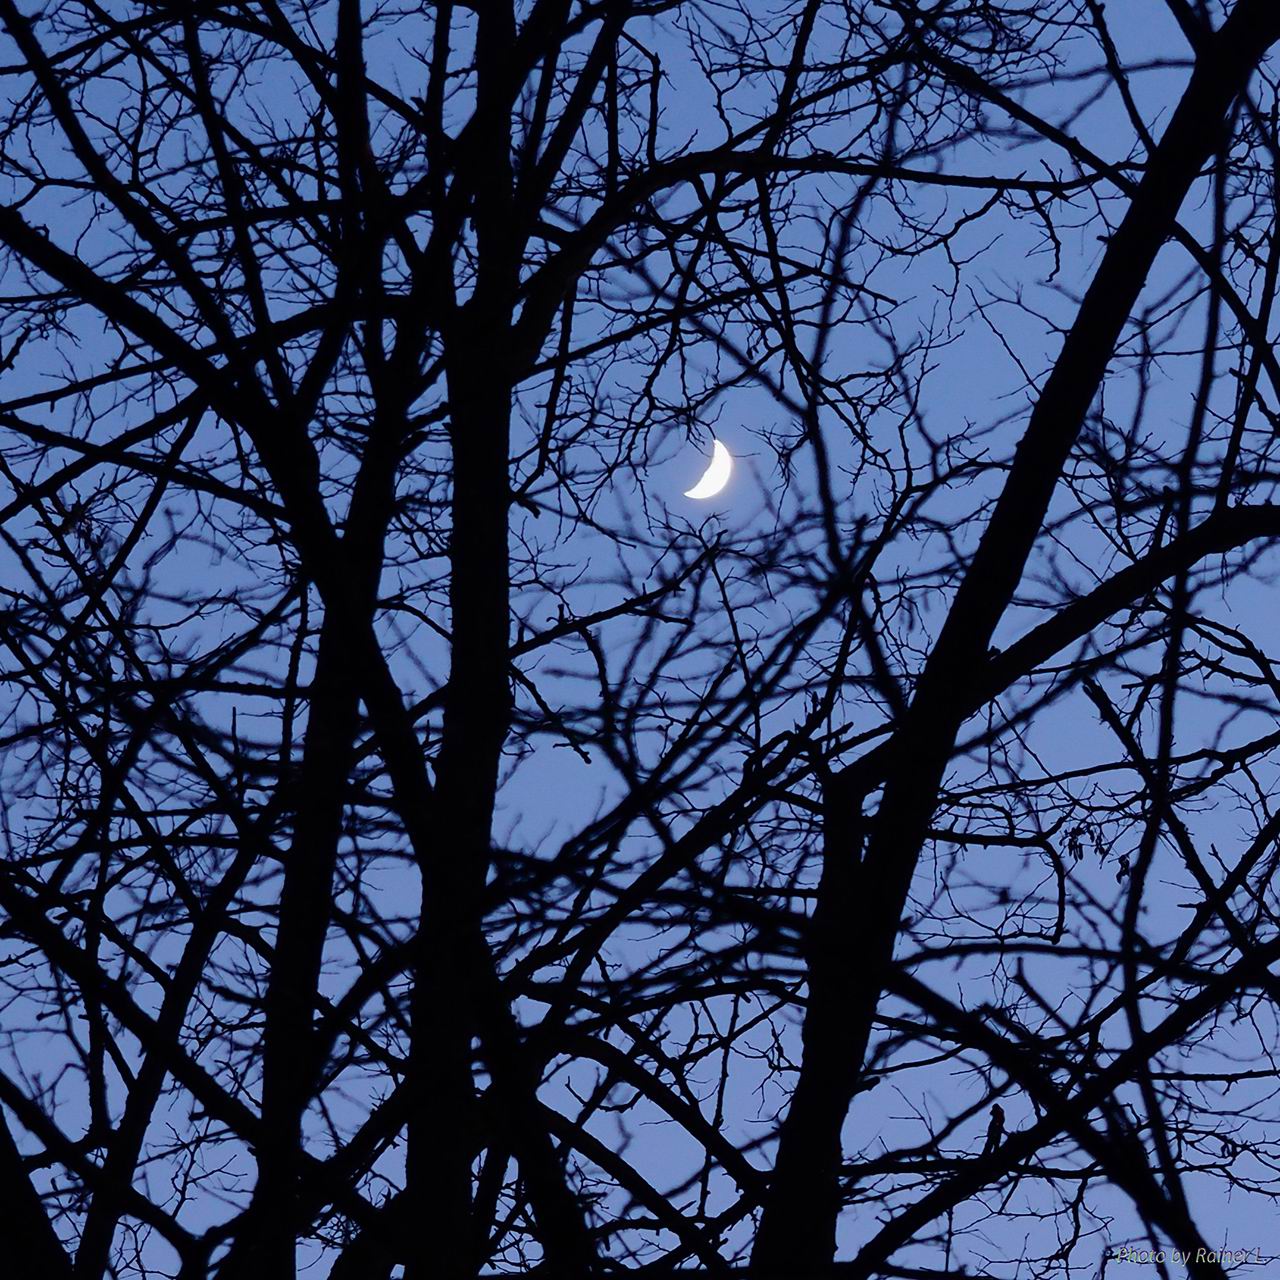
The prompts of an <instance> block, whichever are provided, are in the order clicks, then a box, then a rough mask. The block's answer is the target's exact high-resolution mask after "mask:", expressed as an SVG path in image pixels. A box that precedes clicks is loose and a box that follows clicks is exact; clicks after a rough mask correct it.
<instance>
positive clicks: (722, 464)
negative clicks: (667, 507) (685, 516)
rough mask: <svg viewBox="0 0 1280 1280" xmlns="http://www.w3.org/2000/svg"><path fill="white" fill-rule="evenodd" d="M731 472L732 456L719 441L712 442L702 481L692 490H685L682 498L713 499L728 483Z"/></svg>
mask: <svg viewBox="0 0 1280 1280" xmlns="http://www.w3.org/2000/svg"><path fill="white" fill-rule="evenodd" d="M732 471H733V455H732V454H730V452H729V450H728V449H726V448H725V447H724V445H722V444H721V443H720V441H719V440H712V442H711V461H710V463H708V465H707V469H706V470H705V471H704V472H703V473H702V479H701V480H699V481H698V483H697V484H695V485H694V486H693V488H692V489H686V490H685V491H684V496H685V497H686V498H714V497H715V496H716V494H717V493H719V492H720V490H721V489H723V488H724V487H725V485H727V484H728V483H729V475H730V473H731V472H732Z"/></svg>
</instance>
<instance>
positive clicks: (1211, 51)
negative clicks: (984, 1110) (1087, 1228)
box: [752, 0, 1280, 1275]
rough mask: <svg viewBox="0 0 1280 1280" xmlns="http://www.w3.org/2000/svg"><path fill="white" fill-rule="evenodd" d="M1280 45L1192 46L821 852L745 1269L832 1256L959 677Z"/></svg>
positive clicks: (1266, 11) (817, 1263) (807, 1264)
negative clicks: (914, 659) (1214, 158)
mask: <svg viewBox="0 0 1280 1280" xmlns="http://www.w3.org/2000/svg"><path fill="white" fill-rule="evenodd" d="M1277 39H1280V9H1277V7H1276V6H1275V5H1274V4H1273V3H1272V0H1244V2H1242V3H1240V4H1237V5H1236V7H1235V9H1234V11H1233V12H1232V14H1231V17H1230V18H1229V19H1228V21H1227V22H1226V23H1225V24H1224V26H1223V28H1222V29H1221V31H1219V33H1218V34H1217V35H1216V36H1215V37H1214V38H1213V40H1212V41H1210V42H1209V43H1208V44H1207V45H1206V46H1205V47H1204V49H1203V50H1202V52H1201V54H1200V56H1199V58H1198V60H1197V64H1196V68H1195V71H1194V72H1193V74H1192V77H1191V81H1190V83H1189V84H1188V87H1187V90H1186V92H1185V94H1184V95H1183V98H1182V101H1181V102H1180V103H1179V106H1178V109H1177V111H1176V112H1175V113H1174V115H1173V118H1172V119H1171V121H1170V123H1169V127H1168V129H1167V130H1166V132H1165V134H1164V136H1163V138H1162V139H1161V141H1160V144H1159V146H1158V147H1157V149H1156V151H1155V152H1154V153H1153V155H1152V156H1151V159H1150V163H1149V165H1148V168H1147V170H1146V173H1145V175H1144V177H1143V179H1142V182H1141V183H1140V184H1139V186H1138V189H1137V191H1136V192H1135V194H1134V197H1133V201H1132V203H1131V205H1130V207H1129V210H1128V213H1127V214H1126V216H1125V218H1124V220H1123V222H1122V223H1121V225H1120V227H1119V229H1118V230H1117V231H1116V234H1115V236H1114V237H1113V238H1112V240H1111V243H1110V245H1109V246H1108V248H1107V251H1106V254H1105V255H1104V257H1103V260H1102V263H1101V265H1100V267H1099V269H1098V272H1097V275H1096V276H1095V278H1094V280H1093V282H1092V284H1091V285H1090V288H1089V290H1088V292H1087V293H1086V295H1085V298H1084V300H1083V302H1082V304H1081V307H1080V311H1079V313H1078V315H1077V317H1076V321H1075V323H1074V325H1073V326H1072V328H1071V331H1070V333H1069V334H1068V335H1067V338H1066V341H1065V342H1064V344H1063V348H1062V352H1061V354H1060V355H1059V357H1058V360H1057V363H1056V364H1055V366H1054V369H1053V371H1052V373H1051V374H1050V376H1049V377H1048V379H1047V380H1046V382H1045V384H1044V388H1043V390H1042V392H1041V395H1040V398H1039V400H1038V402H1037V404H1036V406H1035V409H1034V410H1033V412H1032V414H1031V418H1030V421H1029V423H1028V425H1027V430H1026V434H1025V435H1024V437H1023V439H1022V441H1021V443H1020V444H1019V446H1018V449H1017V452H1016V454H1015V457H1014V462H1013V466H1012V468H1011V470H1010V474H1009V478H1008V480H1007V482H1006V484H1005V487H1004V490H1003V492H1002V493H1001V496H1000V499H999V501H998V502H997V504H996V507H995V509H994V511H993V513H992V517H991V520H990V522H989V523H988V525H987V528H986V530H985V532H984V535H983V538H982V541H981V543H980V545H979V547H978V550H977V552H976V553H975V555H974V558H973V561H972V563H971V565H970V567H969V570H968V572H967V573H966V574H965V577H964V580H963V582H962V583H961V585H960V587H959V589H958V590H957V592H956V596H955V600H954V602H953V604H952V607H951V610H950V612H949V614H948V617H947V621H946V623H945V624H944V626H943V629H942V632H941V634H940V635H939V638H938V642H937V645H936V646H935V648H934V651H933V653H932V654H931V656H930V658H929V661H928V663H927V664H926V667H925V670H924V673H923V674H922V676H921V679H920V682H919V685H918V687H917V689H916V692H915V696H914V698H913V699H912V703H911V706H910V709H909V710H908V713H907V716H906V718H905V722H904V723H903V725H902V726H901V728H900V729H899V732H898V737H897V742H896V743H895V750H894V759H895V760H897V761H901V762H902V764H901V765H900V766H899V767H896V768H893V769H892V770H891V773H890V776H889V777H888V779H887V781H886V785H885V788H884V792H883V796H882V799H881V802H880V807H879V811H878V813H877V814H876V817H875V820H874V823H873V824H872V826H871V829H870V833H869V841H868V847H867V852H866V857H865V859H864V860H863V862H862V863H861V865H860V866H858V867H857V868H856V869H855V868H853V867H852V865H850V866H849V867H848V868H839V869H837V868H835V867H833V866H831V865H830V864H831V860H832V859H838V860H840V861H842V862H845V863H849V864H852V863H853V862H854V859H855V857H856V853H855V850H854V849H853V848H852V847H850V845H849V844H848V843H847V842H845V843H833V842H832V841H831V840H830V839H828V840H827V842H826V847H825V848H824V859H825V860H826V863H827V865H826V868H825V869H824V873H823V878H822V894H821V897H820V901H819V905H818V908H817V909H816V911H815V920H814V933H815V952H814V963H813V964H812V965H811V968H810V975H809V978H810V981H809V1002H808V1010H807V1014H806V1018H805V1026H804V1034H803V1062H802V1066H801V1071H800V1075H799V1079H798V1080H797V1083H796V1088H795V1092H794V1094H793V1095H792V1100H791V1106H790V1110H789V1112H788V1115H787V1119H786V1121H785V1123H784V1124H783V1126H782V1130H781V1133H780V1135H779V1142H778V1151H777V1156H776V1159H775V1165H774V1175H773V1179H772V1183H771V1186H770V1192H769V1196H768V1198H767V1200H766V1203H765V1208H764V1213H763V1216H762V1219H761V1224H760V1230H759V1234H758V1236H757V1240H756V1245H755V1250H754V1252H753V1255H752V1260H753V1264H754V1265H758V1266H759V1267H761V1268H762V1269H764V1270H766V1271H768V1270H770V1269H782V1268H783V1267H785V1266H790V1267H791V1268H792V1269H793V1270H794V1273H795V1274H796V1275H802V1274H805V1273H806V1271H816V1270H818V1269H821V1268H822V1267H824V1266H828V1265H830V1263H831V1261H832V1258H833V1257H834V1255H835V1249H836V1223H837V1218H838V1215H839V1208H840V1189H839V1175H840V1164H841V1143H840V1131H841V1127H842V1126H843V1124H844V1120H845V1117H846V1114H847V1112H848V1108H849V1103H850V1101H851V1100H852V1097H853V1093H854V1091H855V1089H856V1087H857V1082H858V1078H859V1075H860V1071H861V1067H862V1063H863V1060H864V1058H865V1055H866V1050H867V1045H868V1042H869V1040H870V1036H871V1027H872V1023H873V1021H874V1018H875V1013H876V1008H877V1005H878V1003H879V999H880V993H881V990H882V980H881V979H882V975H883V973H884V971H885V967H886V966H887V965H889V964H890V963H892V959H893V950H894V944H895V942H896V940H897V936H898V929H899V923H898V922H899V920H900V917H901V915H902V912H903V909H904V907H905V905H906V901H907V896H908V893H909V891H910V887H911V881H912V877H913V875H914V872H915V868H916V864H917V861H918V859H919V856H920V851H921V847H922V845H923V843H924V840H925V835H926V832H927V830H928V827H929V824H930V820H931V818H932V815H933V812H934V809H935V808H936V805H937V801H938V792H939V788H940V786H941V783H942V778H943V774H944V771H945V769H946V767H947V763H948V761H949V760H950V758H951V753H952V750H953V749H954V746H955V740H956V736H957V734H958V732H959V729H960V726H961V724H962V723H963V721H964V719H965V714H966V705H967V698H966V688H967V684H968V682H970V681H971V680H972V679H973V676H974V673H975V672H976V671H977V670H978V669H979V667H980V666H981V665H982V664H983V662H984V661H985V655H986V653H987V651H988V648H989V646H990V642H991V637H992V635H993V633H994V631H995V628H996V625H997V623H998V622H999V620H1000V618H1001V616H1002V615H1003V613H1004V611H1005V609H1006V608H1007V606H1008V603H1009V601H1010V599H1011V598H1012V595H1013V592H1014V590H1015V588H1016V586H1017V584H1018V580H1019V579H1020V577H1021V575H1022V571H1023V567H1024V565H1025V564H1026V561H1027V558H1028V556H1029V555H1030V553H1031V548H1032V546H1033V544H1034V542H1035V539H1036V536H1037V534H1038V533H1039V530H1040V526H1041V523H1042V521H1043V519H1044V515H1045V512H1046V511H1047V509H1048V506H1049V501H1050V499H1051V497H1052V495H1053V490H1054V487H1055V485H1056V484H1057V480H1058V477H1059V475H1060V474H1061V471H1062V467H1063V465H1064V463H1065V462H1066V459H1067V456H1068V454H1069V453H1070V450H1071V448H1072V445H1073V444H1074V442H1075V439H1076V436H1077V434H1078V432H1079V430H1080V428H1081V425H1082V424H1083V422H1084V419H1085V415H1086V414H1087V412H1088V410H1089V406H1090V405H1091V403H1092V401H1093V398H1094V396H1095V394H1096V392H1097V389H1098V386H1099V384H1100V383H1101V380H1102V377H1103V374H1104V373H1105V371H1106V368H1107V364H1108V362H1109V361H1110V358H1111V355H1112V353H1113V352H1114V350H1115V348H1116V344H1117V342H1118V340H1119V338H1120V336H1121V333H1122V332H1123V328H1124V325H1125V322H1126V320H1127V319H1128V316H1129V314H1130V312H1131V311H1132V308H1133V306H1134V304H1135V303H1136V301H1137V299H1138V295H1139V293H1140V292H1141V290H1142V287H1143V285H1144V283H1145V282H1146V279H1147V275H1148V273H1149V271H1150V269H1151V266H1152V264H1153V263H1154V261H1155V258H1156V254H1157V253H1158V252H1159V250H1160V247H1161V245H1162V244H1163V243H1164V242H1165V239H1166V238H1167V236H1168V234H1169V231H1170V229H1171V228H1172V226H1173V223H1174V220H1175V218H1176V217H1177V214H1178V210H1179V208H1180V207H1181V205H1182V202H1183V200H1184V199H1185V197H1186V195H1187V192H1188V190H1189V189H1190V187H1191V185H1192V183H1193V182H1194V181H1195V179H1196V177H1197V176H1198V174H1199V172H1200V169H1201V166H1202V165H1203V164H1204V163H1205V161H1206V160H1207V159H1208V158H1209V157H1210V156H1211V155H1212V154H1213V153H1214V151H1215V149H1216V148H1217V146H1218V145H1219V143H1220V140H1221V138H1222V136H1223V135H1222V122H1223V117H1224V116H1225V114H1226V112H1227V110H1228V109H1229V107H1230V105H1231V103H1232V102H1233V101H1234V100H1235V98H1236V97H1237V96H1238V95H1239V94H1240V93H1241V92H1243V90H1244V89H1245V87H1246V85H1247V84H1248V81H1249V78H1250V76H1251V75H1252V73H1253V71H1254V69H1255V68H1256V67H1257V65H1258V63H1259V61H1260V60H1261V58H1262V57H1263V55H1264V54H1265V53H1266V51H1267V49H1268V48H1269V47H1270V46H1271V45H1272V44H1273V43H1275V41H1276V40H1277ZM857 799H860V797H859V798H857ZM847 803H849V804H850V805H852V804H853V803H855V798H854V797H850V798H848V801H847ZM846 820H847V819H846ZM851 883H852V884H853V885H854V887H855V890H856V891H853V890H851V889H850V887H849V886H850V884H851Z"/></svg>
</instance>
